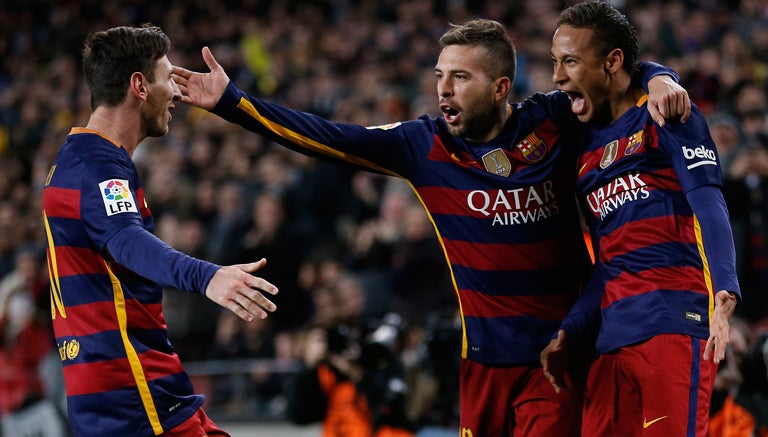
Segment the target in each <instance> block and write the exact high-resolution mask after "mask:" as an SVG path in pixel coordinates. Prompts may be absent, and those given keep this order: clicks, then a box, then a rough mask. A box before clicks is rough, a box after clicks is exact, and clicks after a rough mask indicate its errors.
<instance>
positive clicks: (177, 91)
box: [171, 81, 181, 101]
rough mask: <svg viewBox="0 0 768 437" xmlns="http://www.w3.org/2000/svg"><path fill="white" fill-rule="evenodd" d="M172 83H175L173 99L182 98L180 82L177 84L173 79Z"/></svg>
mask: <svg viewBox="0 0 768 437" xmlns="http://www.w3.org/2000/svg"><path fill="white" fill-rule="evenodd" d="M171 83H173V100H174V101H179V100H181V88H179V84H177V83H176V81H171Z"/></svg>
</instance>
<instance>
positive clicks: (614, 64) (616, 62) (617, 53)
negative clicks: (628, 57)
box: [604, 49, 624, 74]
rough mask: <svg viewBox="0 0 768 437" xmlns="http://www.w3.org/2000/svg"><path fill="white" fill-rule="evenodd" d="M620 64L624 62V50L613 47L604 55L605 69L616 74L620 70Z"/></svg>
mask: <svg viewBox="0 0 768 437" xmlns="http://www.w3.org/2000/svg"><path fill="white" fill-rule="evenodd" d="M622 64H624V52H623V51H622V50H621V49H613V50H611V51H610V52H609V53H608V55H606V57H605V61H604V65H605V71H606V72H608V73H611V74H616V72H618V71H619V70H621V68H622Z"/></svg>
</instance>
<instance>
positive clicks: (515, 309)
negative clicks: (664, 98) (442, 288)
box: [459, 290, 574, 320]
mask: <svg viewBox="0 0 768 437" xmlns="http://www.w3.org/2000/svg"><path fill="white" fill-rule="evenodd" d="M459 294H460V295H461V296H463V298H462V300H461V308H462V312H463V314H464V316H466V317H516V316H530V317H533V318H536V319H540V320H562V319H564V318H565V316H566V315H568V310H569V308H570V307H571V305H572V304H573V300H574V296H573V294H553V295H546V296H541V295H539V296H492V295H488V294H483V293H477V292H473V291H470V290H461V291H460V292H459ZM467 296H471V297H469V298H467Z"/></svg>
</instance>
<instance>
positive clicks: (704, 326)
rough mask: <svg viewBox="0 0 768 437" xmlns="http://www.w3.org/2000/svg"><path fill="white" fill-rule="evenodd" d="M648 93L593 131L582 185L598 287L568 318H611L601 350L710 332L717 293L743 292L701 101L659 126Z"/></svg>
mask: <svg viewBox="0 0 768 437" xmlns="http://www.w3.org/2000/svg"><path fill="white" fill-rule="evenodd" d="M646 102H647V96H645V97H643V98H642V99H640V101H639V102H638V103H637V105H635V106H634V107H633V108H631V109H630V110H629V111H627V112H626V113H625V114H624V115H622V116H621V117H620V118H619V119H618V120H616V121H615V122H613V123H612V124H610V125H609V126H598V125H594V126H591V127H590V130H589V131H588V132H587V137H586V140H585V143H584V148H583V150H582V152H581V154H580V158H579V160H578V173H579V175H578V183H577V190H578V195H579V198H580V202H581V204H582V207H583V211H584V213H585V216H586V219H587V223H588V225H589V226H590V231H591V237H592V241H593V244H594V250H595V253H597V258H598V260H597V268H596V270H595V277H594V278H593V281H591V283H590V286H589V287H588V291H586V292H585V294H584V296H582V298H581V299H580V301H579V302H578V303H577V305H576V306H575V307H574V315H573V316H569V320H568V321H566V323H564V327H565V329H566V331H568V330H569V329H573V326H579V325H580V326H581V328H583V327H584V326H587V325H589V324H599V323H600V321H601V322H602V325H601V326H600V328H599V335H598V338H597V345H596V352H597V353H598V354H602V353H606V352H609V351H612V350H615V349H617V348H620V347H622V346H626V345H630V344H633V343H637V342H640V341H643V340H646V339H648V338H650V337H653V336H655V335H659V334H670V333H672V334H688V335H692V336H694V337H698V338H704V339H706V338H708V336H709V321H710V317H711V313H712V310H713V305H714V300H713V297H714V296H713V293H715V292H717V291H719V290H728V291H731V292H734V293H736V294H737V295H739V296H740V294H739V293H740V291H739V284H738V280H737V277H736V271H735V255H734V248H733V236H732V234H731V231H730V224H729V222H728V213H727V208H726V206H725V202H724V200H723V197H722V194H721V192H720V186H721V184H722V175H721V170H720V165H719V158H718V156H717V151H716V149H715V145H714V142H713V141H712V138H711V137H710V134H709V129H708V127H707V125H706V122H705V120H704V117H703V115H702V114H701V113H700V112H699V111H698V109H697V108H696V107H695V106H694V107H693V108H692V112H691V117H690V118H689V120H688V121H686V123H685V124H681V123H679V122H670V123H668V124H667V125H666V127H664V128H659V127H658V125H656V124H655V123H654V122H653V120H652V119H651V118H650V116H649V114H648V111H647V110H646Z"/></svg>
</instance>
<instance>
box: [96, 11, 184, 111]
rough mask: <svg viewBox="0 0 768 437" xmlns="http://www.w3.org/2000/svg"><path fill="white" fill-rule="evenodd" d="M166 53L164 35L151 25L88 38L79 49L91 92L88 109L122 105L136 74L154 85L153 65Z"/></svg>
mask: <svg viewBox="0 0 768 437" xmlns="http://www.w3.org/2000/svg"><path fill="white" fill-rule="evenodd" d="M170 49H171V40H170V38H168V35H166V34H165V33H164V32H163V31H162V30H161V29H160V28H159V27H156V26H153V25H151V24H142V25H141V26H140V27H129V26H121V27H113V28H111V29H108V30H105V31H100V32H95V33H91V34H89V35H88V37H87V38H86V40H85V48H84V49H83V71H84V74H85V83H86V85H87V86H88V89H89V90H90V92H91V109H95V108H97V107H98V106H101V105H107V106H115V105H117V104H119V103H120V102H122V101H123V99H124V98H125V90H126V88H127V87H128V81H129V80H130V78H131V75H132V74H133V73H135V72H137V71H138V72H140V73H142V74H143V75H144V76H146V77H147V79H148V80H149V81H150V82H152V81H154V80H155V78H154V77H153V74H154V69H155V63H156V62H157V60H158V59H160V58H162V57H163V56H165V55H167V54H168V51H169V50H170Z"/></svg>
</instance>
